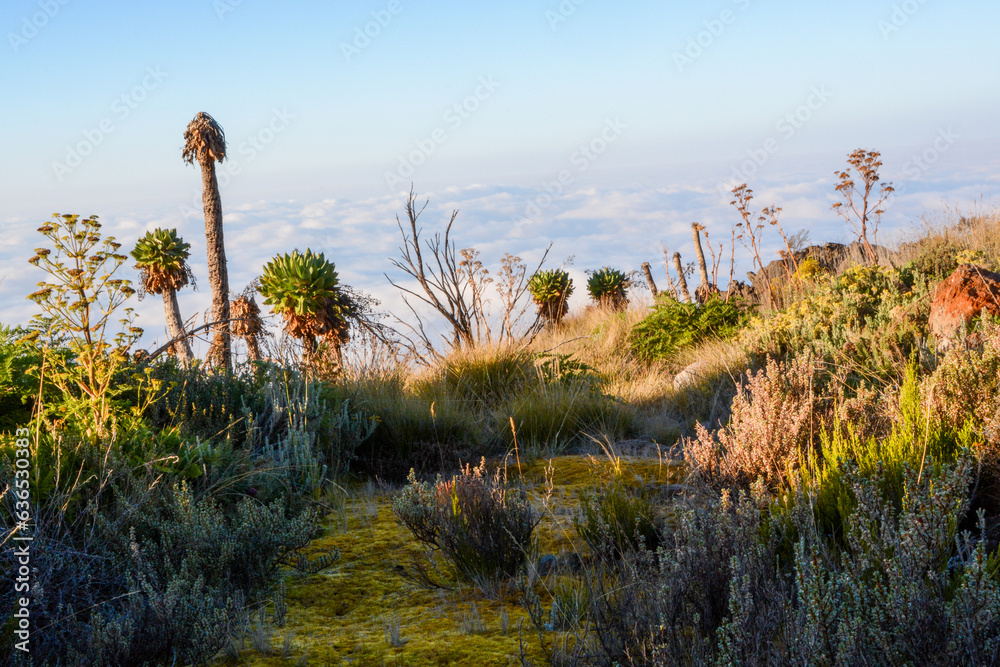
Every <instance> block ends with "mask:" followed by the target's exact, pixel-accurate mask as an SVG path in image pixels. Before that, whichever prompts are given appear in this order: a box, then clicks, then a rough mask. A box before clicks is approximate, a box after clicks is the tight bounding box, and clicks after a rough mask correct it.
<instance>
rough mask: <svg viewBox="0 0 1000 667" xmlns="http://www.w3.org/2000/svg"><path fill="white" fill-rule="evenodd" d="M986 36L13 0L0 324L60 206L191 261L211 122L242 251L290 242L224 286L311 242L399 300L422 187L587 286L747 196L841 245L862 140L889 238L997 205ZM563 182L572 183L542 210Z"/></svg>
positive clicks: (781, 16)
mask: <svg viewBox="0 0 1000 667" xmlns="http://www.w3.org/2000/svg"><path fill="white" fill-rule="evenodd" d="M997 25H1000V6H998V5H997V4H996V3H987V2H985V1H983V2H956V3H944V2H940V1H934V0H924V1H923V2H921V1H919V0H907V1H905V2H899V1H898V0H897V1H895V2H892V1H887V2H882V1H880V0H874V1H873V0H867V1H865V2H861V1H855V0H848V1H845V2H840V3H802V2H776V1H772V2H767V3H765V2H758V1H755V0H735V1H734V0H718V1H713V2H704V3H680V2H640V1H636V2H618V3H611V2H606V1H603V2H602V1H600V0H575V1H574V0H564V1H563V2H561V3H560V2H559V1H557V0H551V1H549V2H546V1H539V2H528V1H526V0H508V1H505V2H476V3H470V2H461V3H460V2H420V3H417V2H408V1H407V0H393V1H391V2H390V1H389V0H384V1H383V0H379V1H373V2H351V3H345V2H338V3H333V2H306V1H290V2H282V3H277V2H264V1H263V0H242V1H240V0H177V1H174V2H170V3H163V2H151V1H148V0H147V1H137V2H132V3H121V2H115V3H112V2H108V1H98V0H94V1H91V2H84V1H83V0H34V1H30V2H29V1H23V0H7V2H5V3H3V5H2V6H0V36H2V37H3V43H0V83H2V87H3V90H4V92H5V95H4V97H5V101H4V103H3V104H2V105H0V127H2V128H5V129H4V130H2V132H3V140H2V142H0V151H2V153H0V155H2V156H3V158H4V159H2V160H0V194H2V197H0V202H2V209H0V225H2V226H3V231H4V234H3V235H2V238H0V279H3V281H4V282H3V283H2V285H0V321H22V320H24V319H25V316H26V313H27V312H28V310H27V309H28V306H30V304H25V302H23V301H21V294H23V293H24V292H22V288H23V286H24V284H25V283H26V282H31V281H33V280H34V279H36V278H37V276H35V277H33V276H30V274H28V273H25V272H24V270H23V269H24V268H25V267H24V265H23V264H22V261H23V259H26V257H22V255H24V254H25V253H24V250H25V249H27V250H29V251H30V247H34V245H31V244H34V239H33V238H32V234H33V230H34V227H36V226H37V223H39V222H41V221H42V220H44V219H45V218H46V217H48V215H49V214H51V213H52V212H55V211H58V212H61V213H65V212H76V213H82V214H90V213H97V214H100V215H101V216H102V218H103V219H104V220H105V221H106V222H108V223H109V226H108V229H111V230H114V231H115V233H117V234H118V235H119V237H120V238H121V239H122V240H125V241H126V242H131V241H132V240H134V238H135V237H136V236H138V235H139V233H141V231H143V230H144V229H147V228H150V227H152V226H156V225H165V226H176V227H178V228H179V229H180V230H181V231H182V234H184V235H185V237H186V238H188V239H189V240H191V241H192V242H193V243H194V244H195V252H196V254H197V252H199V248H200V246H198V245H197V241H198V239H197V236H198V234H199V233H200V230H199V225H198V220H197V215H192V214H191V213H192V209H193V208H194V207H196V205H197V200H198V189H199V186H200V180H199V177H198V174H197V171H196V170H195V169H193V168H191V167H188V166H185V165H184V164H183V163H182V162H181V158H180V149H181V145H182V143H183V140H182V135H183V131H184V128H185V126H186V125H187V123H188V122H189V121H190V120H191V118H192V117H193V116H194V115H195V114H196V113H197V112H198V111H207V112H209V113H211V114H212V115H213V116H215V118H216V119H218V120H219V122H220V123H221V124H222V125H223V126H224V127H225V129H226V132H227V136H228V138H229V142H230V152H231V156H232V158H233V159H232V161H231V163H230V164H229V165H228V166H227V168H228V169H229V170H230V171H229V172H228V173H227V174H226V175H225V176H223V180H224V181H226V184H225V188H224V195H223V196H224V200H223V205H224V208H225V209H226V211H227V212H229V211H231V212H232V213H233V216H231V217H230V216H228V215H227V230H228V229H229V225H230V224H231V225H232V231H231V236H232V238H234V239H235V238H239V237H240V235H241V234H244V233H248V232H247V230H248V229H249V228H250V227H246V228H243V227H240V225H241V224H244V225H250V226H252V225H253V224H257V225H263V226H264V227H263V228H264V229H266V226H267V225H268V224H273V225H274V226H275V228H278V227H279V226H280V225H291V227H290V228H289V229H290V230H291V231H288V233H287V234H285V235H279V234H275V235H267V234H264V235H263V236H260V238H259V239H258V241H257V242H256V244H255V245H254V246H253V247H252V248H250V249H248V250H247V251H246V252H244V251H243V250H241V249H237V248H235V247H234V248H232V253H231V254H233V255H235V256H242V257H245V262H244V265H243V266H241V267H239V268H238V269H237V273H239V272H240V271H244V272H246V273H247V277H249V276H250V274H252V273H253V271H254V270H256V269H258V268H259V266H260V265H262V263H263V261H266V258H267V257H268V256H269V255H270V254H274V253H276V252H281V251H286V250H289V249H290V247H296V246H297V245H302V246H304V245H305V244H306V243H305V242H313V243H315V242H318V241H320V240H322V239H319V238H318V237H314V236H310V233H309V232H308V230H309V229H322V232H323V239H325V240H328V241H330V243H328V244H327V247H328V249H329V254H330V255H332V256H333V258H334V259H335V260H336V261H337V262H338V266H340V267H342V269H343V270H345V271H346V272H347V274H348V275H353V276H354V277H355V279H356V281H357V282H358V283H360V284H359V286H360V287H363V288H366V289H368V290H369V291H372V292H374V293H376V294H379V295H381V296H383V297H384V299H385V300H387V301H388V302H390V303H391V302H392V296H391V294H390V293H389V292H388V291H386V284H385V280H384V278H381V273H382V272H383V271H388V270H389V269H390V268H391V267H390V265H389V262H388V259H387V258H388V256H389V255H391V254H393V250H394V248H395V245H397V244H398V242H397V241H396V239H395V237H394V236H393V234H394V230H395V228H394V221H393V215H394V213H395V212H397V211H400V210H401V209H402V202H403V199H402V198H401V196H400V193H401V192H402V191H404V190H407V189H408V186H409V182H410V181H413V182H414V183H415V185H416V188H417V190H418V191H419V192H421V193H424V194H427V195H429V196H431V197H432V199H433V203H434V205H435V206H438V205H440V209H441V213H442V215H444V214H446V213H447V211H446V210H445V209H447V208H448V205H453V206H454V207H458V208H462V209H463V211H464V213H463V216H465V217H464V218H462V219H467V220H468V221H469V222H468V225H469V226H468V228H467V230H468V232H469V234H468V237H467V239H460V242H461V241H462V240H466V241H467V242H468V244H473V243H475V244H476V245H480V246H483V247H484V248H491V247H495V248H496V252H500V251H501V247H504V246H506V247H504V248H503V249H504V250H508V249H509V250H511V251H513V252H517V253H520V254H524V255H525V256H528V255H531V254H532V253H538V252H540V248H541V249H544V247H545V245H547V241H553V242H556V243H557V246H556V248H555V249H554V253H555V254H558V255H559V258H560V260H559V261H561V258H562V257H565V256H569V255H575V256H576V257H577V262H576V265H577V266H578V267H579V269H580V270H582V269H584V268H595V267H591V266H590V264H591V263H603V261H604V260H607V261H618V262H620V263H622V265H623V268H629V269H631V268H635V266H637V265H638V263H639V262H640V261H643V260H652V259H655V257H653V256H650V257H639V256H638V255H637V253H638V252H639V251H640V250H642V249H649V248H652V249H653V250H652V251H650V253H649V254H650V255H655V254H656V253H657V252H658V250H657V248H658V244H659V243H660V242H665V243H667V244H668V245H671V246H676V247H678V248H680V249H682V251H683V248H684V246H683V244H684V242H685V238H686V236H687V233H686V232H685V229H684V225H686V224H687V223H689V222H690V221H691V219H697V220H702V221H707V222H714V223H715V224H716V228H715V229H714V231H716V236H718V237H721V236H723V235H725V236H728V230H729V225H731V224H732V223H733V222H734V221H735V220H734V216H735V212H733V211H732V210H731V209H730V208H729V207H728V198H727V197H726V196H725V195H724V190H725V186H726V185H728V184H731V182H735V181H736V180H746V181H748V182H749V183H750V185H751V187H754V189H755V190H756V191H757V192H758V194H761V195H773V196H775V197H778V196H781V197H782V200H781V201H776V202H773V203H778V204H779V205H785V209H786V218H788V225H789V226H790V227H791V228H796V227H807V228H811V229H812V231H813V239H814V240H817V241H825V240H843V238H844V237H845V231H844V229H843V225H842V224H841V225H839V226H838V224H837V221H836V219H835V218H834V216H833V215H832V214H831V213H830V211H829V204H830V203H831V201H832V190H833V188H832V174H833V171H834V170H835V169H837V168H839V167H841V166H842V165H843V163H844V156H846V154H847V153H849V152H850V151H852V150H853V149H855V148H858V147H866V148H874V149H878V150H881V151H882V153H883V159H884V161H885V167H884V168H883V175H884V176H885V177H886V178H888V179H890V180H893V181H894V182H896V183H897V184H902V185H904V187H903V188H901V196H900V198H899V205H898V206H897V207H895V208H894V209H890V211H889V213H887V221H886V224H887V226H888V227H903V226H905V224H906V223H907V222H912V221H913V220H914V219H915V218H916V217H917V216H919V215H920V214H921V213H923V212H925V211H926V210H928V209H933V208H934V207H936V206H940V205H943V204H952V205H957V206H963V205H970V202H971V201H973V200H976V199H978V198H979V197H980V196H981V197H983V198H985V200H986V201H987V202H989V201H992V199H993V198H994V197H995V195H996V194H997V192H996V183H997V181H996V177H997V173H998V170H997V167H998V162H1000V160H998V158H997V156H998V154H1000V150H998V149H1000V130H998V129H997V124H996V116H997V109H998V106H1000V85H998V84H1000V47H998V46H997V42H996V39H995V35H994V34H993V33H994V32H995V27H996V26H997ZM366 30H367V33H368V34H367V35H366V34H365V31H366ZM609 126H610V127H613V128H614V129H612V130H609V129H608V128H609ZM602 136H603V139H602ZM587 146H590V147H591V148H592V149H594V148H596V149H600V151H599V152H597V153H595V152H594V151H593V150H592V151H591V152H589V153H588V152H587V151H581V148H585V147H587ZM921 156H923V157H922V158H921ZM915 158H916V159H915ZM929 158H933V159H929ZM561 171H569V172H570V173H571V174H572V182H571V183H569V184H568V185H566V186H565V187H564V188H562V190H563V192H562V193H560V194H558V195H557V196H555V197H553V201H551V202H546V206H544V207H540V209H539V210H538V212H537V214H536V215H535V211H534V210H533V209H531V208H530V207H531V203H532V202H537V201H539V199H538V198H539V196H542V195H544V193H545V187H544V186H545V184H546V183H549V184H551V183H552V182H553V181H554V180H556V179H557V178H558V175H559V173H560V172H561ZM393 174H395V177H393V176H392V175H393ZM404 182H405V184H401V183H404ZM484 192H488V193H489V194H490V196H489V197H488V198H485V199H484V197H483V193H484ZM664 193H668V194H664ZM324 202H325V203H324ZM331 202H332V203H331ZM487 202H488V205H487ZM580 202H587V203H588V207H589V208H588V209H587V210H583V211H582V210H580V209H579V208H578V204H579V203H580ZM760 203H761V204H769V203H772V202H771V201H766V200H763V201H761V202H760ZM315 210H322V211H325V213H324V215H326V216H327V217H325V218H323V219H322V220H321V221H319V222H317V221H315V219H314V218H310V217H309V216H310V213H309V212H310V211H315ZM348 210H350V211H353V212H352V213H351V214H350V215H349V216H348V215H347V214H346V213H345V212H346V211H348ZM241 211H242V213H241ZM594 211H598V212H600V211H603V212H604V213H606V215H607V216H616V217H617V220H616V219H612V218H609V217H603V218H602V217H599V216H594V215H592V213H593V212H594ZM525 212H528V213H530V214H533V215H530V216H528V217H530V218H531V219H530V220H527V221H524V220H522V221H520V222H517V220H518V219H519V218H523V217H525V216H524V213H525ZM345 216H346V217H345ZM351 216H353V217H351ZM251 218H252V219H253V223H251V222H250V219H251ZM687 218H690V219H687ZM241 220H242V222H241ZM269 220H270V221H271V222H270V223H269ZM307 220H313V222H312V223H309V224H312V225H313V226H312V227H308V226H304V225H306V221H307ZM351 220H354V221H355V222H354V223H352V222H351ZM643 220H645V221H647V222H648V224H646V225H645V226H644V225H643V224H640V222H638V221H643ZM279 221H280V223H279ZM358 221H363V223H362V222H358ZM429 222H433V220H429ZM615 224H617V225H618V227H617V228H616V230H615V232H614V233H611V234H610V235H609V236H607V237H604V236H602V234H600V233H594V234H592V233H591V232H594V231H595V230H599V229H602V228H603V227H605V226H608V225H612V226H613V225H615ZM282 228H283V227H282ZM527 229H530V230H531V231H530V233H528V232H527V231H526V230H527ZM710 229H712V227H710ZM473 230H474V231H473ZM227 233H229V231H227ZM251 236H252V235H251ZM592 236H593V237H594V238H593V239H591V240H590V241H589V243H590V244H591V245H587V243H588V242H587V241H586V239H589V238H591V237H592ZM255 238H256V237H255ZM279 238H280V240H281V243H284V244H285V245H288V244H291V245H290V247H285V246H284V245H282V246H280V247H279ZM335 239H340V241H334V240H335ZM574 239H575V240H576V245H573V241H574ZM624 239H631V240H630V241H628V242H627V243H624V241H623V243H624V245H621V246H620V247H619V246H615V245H614V243H615V241H618V240H624ZM517 243H524V244H525V247H514V246H515V245H516V244H517ZM609 244H610V245H609ZM629 244H631V245H629ZM29 245H30V247H29ZM529 245H530V247H528V246H529ZM374 249H378V250H374ZM201 251H202V252H203V250H201ZM383 251H384V252H383ZM377 252H382V254H381V255H378V254H377ZM195 259H197V257H195ZM626 265H627V266H626ZM632 265H635V266H632ZM194 268H195V273H196V274H198V273H199V272H201V273H205V272H204V270H203V269H202V267H200V266H195V267H194ZM29 278H30V280H29ZM206 283H207V281H206ZM206 290H207V285H206ZM205 298H207V294H202V295H200V296H199V295H193V296H189V297H188V300H191V301H192V303H193V305H196V306H198V307H201V305H200V304H201V302H202V300H204V299H205ZM150 317H154V315H153V314H152V313H151V314H150Z"/></svg>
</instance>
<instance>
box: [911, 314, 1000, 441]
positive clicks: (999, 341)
mask: <svg viewBox="0 0 1000 667" xmlns="http://www.w3.org/2000/svg"><path fill="white" fill-rule="evenodd" d="M979 334H980V335H979V340H978V344H976V345H968V346H955V347H954V348H953V349H951V350H949V352H948V354H947V355H946V356H945V358H944V360H943V361H942V362H941V364H940V365H939V366H938V368H937V370H935V371H934V374H933V375H932V376H931V379H930V383H929V384H930V388H929V390H928V401H929V403H930V406H931V407H932V409H933V410H934V412H935V413H936V414H937V415H938V416H939V417H940V418H941V420H942V421H943V422H944V423H945V424H946V425H948V426H950V427H952V428H954V429H956V430H957V429H961V428H962V427H963V426H965V423H966V421H968V420H971V421H972V422H973V426H974V428H975V429H976V431H977V432H979V433H980V434H982V435H983V437H985V438H986V439H987V440H988V441H989V442H990V443H991V444H993V445H1000V323H997V322H992V321H983V322H982V323H981V325H980V331H979Z"/></svg>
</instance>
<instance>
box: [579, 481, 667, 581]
mask: <svg viewBox="0 0 1000 667" xmlns="http://www.w3.org/2000/svg"><path fill="white" fill-rule="evenodd" d="M573 523H574V525H575V526H576V532H577V533H578V534H579V535H580V537H582V538H583V540H584V542H586V544H587V547H588V548H589V549H590V553H591V555H592V556H594V557H595V558H598V559H600V560H602V561H614V560H618V559H621V558H623V557H624V556H626V555H627V554H629V553H632V552H635V551H640V550H643V549H648V550H650V551H656V549H658V548H659V546H660V543H661V540H662V538H663V520H662V518H661V517H660V516H659V512H658V510H657V509H656V507H655V506H654V504H653V502H652V500H651V499H650V498H649V497H648V494H647V493H645V492H644V490H642V489H635V488H630V487H629V486H628V485H626V484H625V483H624V482H623V480H622V479H620V478H615V479H614V480H612V481H611V482H610V483H608V484H606V485H604V486H602V487H600V488H597V489H594V490H592V491H591V490H586V489H585V490H584V491H582V492H581V494H580V511H579V513H578V514H577V515H576V516H575V517H574V520H573Z"/></svg>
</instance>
